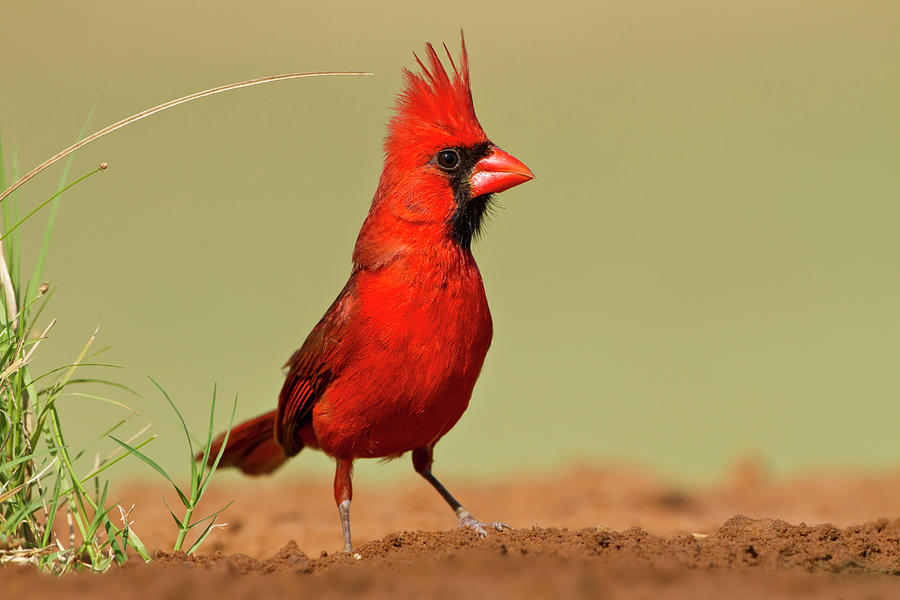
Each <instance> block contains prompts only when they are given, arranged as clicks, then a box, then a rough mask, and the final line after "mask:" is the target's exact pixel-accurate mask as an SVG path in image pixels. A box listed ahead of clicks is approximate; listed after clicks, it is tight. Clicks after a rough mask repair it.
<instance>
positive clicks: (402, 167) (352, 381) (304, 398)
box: [211, 43, 533, 550]
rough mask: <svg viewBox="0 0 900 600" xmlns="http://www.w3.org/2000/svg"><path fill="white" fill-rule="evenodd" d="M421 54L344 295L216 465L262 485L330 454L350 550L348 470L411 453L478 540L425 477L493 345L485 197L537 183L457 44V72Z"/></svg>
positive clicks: (471, 522)
mask: <svg viewBox="0 0 900 600" xmlns="http://www.w3.org/2000/svg"><path fill="white" fill-rule="evenodd" d="M445 50H446V46H445ZM426 52H427V54H426V59H427V62H428V66H427V67H426V66H425V65H424V64H422V62H421V61H419V65H420V66H421V69H422V73H421V74H415V73H412V72H410V71H404V75H405V88H404V90H403V92H402V93H401V94H400V96H399V98H398V102H397V107H396V113H395V116H394V117H393V118H392V119H391V122H390V125H389V127H388V135H387V138H386V140H385V144H384V147H385V161H384V169H383V171H382V175H381V180H380V182H379V185H378V189H377V191H376V192H375V197H374V200H373V201H372V206H371V208H370V210H369V214H368V216H367V217H366V220H365V222H364V223H363V226H362V230H361V231H360V233H359V237H358V239H357V242H356V247H355V249H354V252H353V269H352V272H351V274H350V278H349V280H348V282H347V284H346V285H345V286H344V289H343V290H342V291H341V293H340V294H339V295H338V297H337V299H335V301H334V303H333V304H332V305H331V307H330V308H329V309H328V311H327V312H326V313H325V316H324V317H322V319H321V320H320V321H319V323H318V324H317V325H316V326H315V328H313V330H312V332H311V333H310V334H309V336H308V337H307V338H306V341H305V342H304V343H303V345H302V346H301V348H300V349H299V350H297V352H295V353H294V355H293V356H292V357H291V358H290V360H289V361H288V363H287V365H286V366H287V368H288V373H287V377H286V379H285V383H284V386H283V388H282V390H281V394H280V396H279V401H278V410H277V411H273V412H271V413H267V414H265V415H262V416H260V417H257V418H256V419H253V420H251V421H248V422H247V423H244V424H241V425H238V426H237V427H235V428H234V429H233V430H232V432H231V436H230V438H229V440H228V445H227V447H226V449H225V452H224V455H223V459H222V461H221V463H220V466H235V467H238V468H240V469H242V470H243V471H244V472H245V473H248V474H252V475H256V474H260V473H265V472H270V471H272V470H274V469H276V468H278V467H279V466H280V465H281V464H282V463H283V462H284V461H285V460H286V459H287V457H289V456H293V455H294V454H296V453H297V452H299V451H300V450H301V449H302V448H303V447H311V448H318V449H321V450H322V451H324V452H325V453H326V454H328V455H330V456H333V457H334V458H335V459H336V460H337V470H336V475H335V500H336V501H337V502H338V505H339V508H340V512H341V521H342V524H343V526H344V539H345V548H346V549H347V550H349V549H350V548H351V547H352V546H351V543H350V529H349V503H350V498H351V496H352V491H351V483H350V473H351V469H352V463H353V460H354V459H356V458H378V457H396V456H400V455H402V454H404V453H405V452H408V451H413V463H414V465H415V468H416V470H417V471H418V472H419V473H420V474H422V475H423V476H424V477H425V478H426V479H428V481H429V482H431V483H432V485H434V486H435V488H436V489H437V490H438V491H439V492H440V493H441V495H442V496H443V497H444V498H445V500H447V502H448V503H450V505H451V507H452V508H453V509H454V510H455V511H456V513H457V515H458V516H459V520H460V525H465V526H469V527H473V528H474V529H476V530H478V531H479V532H481V533H484V529H483V528H482V524H480V523H478V522H477V521H475V519H473V518H472V516H471V515H470V514H469V513H468V512H467V511H465V510H464V509H463V508H462V506H461V505H460V504H459V503H458V502H457V501H456V500H455V499H453V497H452V496H451V495H450V494H449V492H447V490H446V489H444V488H443V486H441V484H440V483H439V482H438V481H437V479H435V478H434V476H433V475H432V474H431V453H432V448H433V447H434V444H435V443H436V442H437V441H438V440H439V439H440V438H441V437H442V436H443V435H444V434H446V433H447V432H448V431H449V430H450V428H451V427H453V425H455V424H456V422H457V421H458V420H459V418H460V417H461V416H462V414H463V412H464V411H465V409H466V407H467V406H468V403H469V398H470V397H471V394H472V389H473V387H474V386H475V381H476V379H477V378H478V375H479V373H480V372H481V366H482V364H483V362H484V358H485V355H486V354H487V351H488V347H489V346H490V343H491V336H492V323H491V314H490V311H489V309H488V304H487V299H486V297H485V293H484V286H483V285H482V280H481V274H480V273H479V271H478V266H477V265H476V263H475V259H474V258H473V256H472V252H471V250H470V242H471V239H472V238H473V236H475V235H477V234H478V231H479V229H480V226H481V220H482V217H483V216H484V211H485V210H486V209H487V207H488V204H489V202H490V196H491V194H492V193H496V192H499V191H503V190H505V189H507V188H509V187H512V186H514V185H517V184H519V183H522V182H524V181H527V180H529V179H531V178H532V177H533V175H532V174H531V171H530V170H528V168H527V167H526V166H525V165H524V164H522V163H520V162H519V161H518V160H516V159H515V158H513V157H512V156H510V155H508V154H506V153H505V152H503V151H502V150H500V149H499V148H497V147H496V146H495V145H493V144H492V143H491V142H490V141H489V140H488V138H487V136H486V135H485V133H484V131H483V129H482V127H481V125H480V124H479V122H478V119H477V117H476V116H475V109H474V105H473V102H472V94H471V90H470V87H469V66H468V58H467V55H466V50H465V43H463V46H462V53H461V57H460V65H459V68H457V66H456V64H455V63H454V61H453V59H452V57H451V56H450V53H449V51H447V56H448V58H449V59H450V63H451V64H450V67H451V69H450V71H451V72H448V71H447V70H446V69H445V68H444V66H443V65H442V64H441V60H440V58H439V56H438V54H437V52H436V51H435V49H434V48H433V47H432V46H431V44H428V45H427V50H426ZM417 60H418V57H417ZM221 444H222V437H221V436H220V438H219V439H217V440H216V442H215V443H214V448H213V450H214V451H213V452H212V453H211V456H212V457H215V456H216V452H215V451H216V450H218V448H219V447H221Z"/></svg>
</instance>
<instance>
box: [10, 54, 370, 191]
mask: <svg viewBox="0 0 900 600" xmlns="http://www.w3.org/2000/svg"><path fill="white" fill-rule="evenodd" d="M357 75H372V73H366V72H363V71H321V72H315V73H287V74H284V75H269V76H267V77H258V78H256V79H248V80H247V81H240V82H238V83H229V84H226V85H220V86H219V87H214V88H211V89H208V90H203V91H202V92H195V93H193V94H190V95H188V96H184V97H182V98H177V99H175V100H169V101H168V102H165V103H163V104H160V105H158V106H154V107H153V108H148V109H147V110H144V111H141V112H139V113H137V114H135V115H131V116H130V117H128V118H126V119H122V120H121V121H119V122H117V123H113V124H112V125H109V126H107V127H104V128H103V129H101V130H100V131H98V132H96V133H93V134H91V135H89V136H87V137H86V138H84V139H83V140H81V141H80V142H76V143H75V144H72V145H71V146H69V147H68V148H66V149H65V150H63V151H62V152H60V153H59V154H56V155H54V156H51V157H50V158H48V159H47V160H45V161H44V162H42V163H41V164H39V165H38V166H36V167H35V168H33V169H32V170H30V171H29V172H28V173H26V174H25V175H24V176H22V177H21V178H20V179H19V180H18V181H16V182H15V183H14V184H12V185H11V186H9V187H8V188H7V189H6V190H4V191H3V193H2V194H0V202H3V200H4V199H5V198H6V197H7V196H9V195H10V194H11V193H13V192H14V191H16V190H17V189H18V188H19V187H20V186H21V185H22V184H23V183H25V182H26V181H28V180H29V179H31V178H32V177H34V176H35V175H37V174H38V173H40V172H41V171H43V170H44V169H46V168H47V167H49V166H50V165H52V164H53V163H55V162H56V161H58V160H60V159H61V158H65V157H66V156H68V155H69V154H71V153H73V152H75V151H76V150H78V149H79V148H81V147H82V146H86V145H87V144H90V143H91V142H93V141H94V140H96V139H99V138H101V137H103V136H104V135H106V134H107V133H112V132H113V131H115V130H116V129H121V128H122V127H125V126H126V125H131V124H132V123H134V122H136V121H140V120H141V119H145V118H147V117H149V116H150V115H155V114H156V113H158V112H162V111H164V110H166V109H169V108H172V107H174V106H178V105H179V104H184V103H185V102H190V101H191V100H198V99H200V98H205V97H207V96H212V95H214V94H219V93H221V92H227V91H229V90H237V89H240V88H245V87H251V86H254V85H260V84H262V83H271V82H273V81H283V80H286V79H302V78H306V77H331V76H335V77H339V76H357Z"/></svg>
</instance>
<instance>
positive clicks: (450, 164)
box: [434, 148, 459, 171]
mask: <svg viewBox="0 0 900 600" xmlns="http://www.w3.org/2000/svg"><path fill="white" fill-rule="evenodd" d="M434 158H435V162H437V165H438V166H439V167H440V168H442V169H445V170H447V171H452V170H453V169H455V168H456V167H458V166H459V152H457V151H456V150H454V149H452V148H447V149H446V150H441V151H440V152H438V153H437V156H435V157H434Z"/></svg>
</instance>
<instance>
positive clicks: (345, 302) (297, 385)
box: [275, 273, 356, 456]
mask: <svg viewBox="0 0 900 600" xmlns="http://www.w3.org/2000/svg"><path fill="white" fill-rule="evenodd" d="M355 281H356V277H355V273H353V274H351V276H350V280H349V281H347V285H345V286H344V289H343V290H341V293H340V294H338V297H337V298H336V299H335V301H334V302H333V303H332V305H331V307H330V308H329V309H328V311H327V312H326V313H325V316H324V317H322V320H321V321H319V323H318V324H317V325H316V326H315V328H313V330H312V331H311V332H310V334H309V336H307V338H306V341H305V342H303V345H302V346H301V347H300V349H299V350H297V351H296V352H294V354H293V355H292V356H291V358H290V360H288V362H287V364H285V367H287V368H288V373H287V377H286V378H285V381H284V385H283V386H282V388H281V393H280V394H279V396H278V418H277V420H276V422H275V439H276V440H278V443H280V444H281V446H282V447H283V448H284V452H285V454H287V455H288V456H293V455H294V454H296V453H297V452H299V451H300V449H301V448H302V447H303V444H302V442H301V441H300V440H298V439H297V437H296V434H297V431H298V430H299V429H300V427H301V425H303V424H304V422H305V421H306V420H308V419H309V418H311V414H312V407H313V405H314V404H315V403H316V400H317V399H318V398H319V396H320V395H321V394H322V392H323V391H324V390H325V388H326V387H327V386H328V383H329V382H330V381H331V380H332V379H333V378H334V377H335V376H336V375H337V370H338V369H339V368H340V366H339V365H338V364H337V362H338V361H336V360H335V359H336V354H337V350H338V348H339V347H340V344H341V340H342V338H343V333H344V328H345V327H346V325H347V322H348V321H349V318H350V315H351V313H352V312H353V309H354V306H355V302H356V295H355V294H354V291H355Z"/></svg>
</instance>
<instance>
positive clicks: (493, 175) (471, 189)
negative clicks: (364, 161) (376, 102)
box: [370, 39, 534, 249]
mask: <svg viewBox="0 0 900 600" xmlns="http://www.w3.org/2000/svg"><path fill="white" fill-rule="evenodd" d="M444 50H445V51H446V53H447V59H448V61H449V69H448V68H445V67H444V65H443V64H442V62H441V59H440V57H439V56H438V53H437V51H436V50H435V49H434V47H433V46H432V45H431V44H427V46H426V55H425V59H426V61H425V62H426V63H427V65H426V64H425V63H423V62H422V61H421V60H419V58H418V57H416V60H417V61H418V63H419V67H420V69H421V72H420V73H416V72H413V71H409V70H405V69H404V79H405V86H404V89H403V91H402V92H401V93H400V95H399V97H398V99H397V105H396V111H395V114H394V116H393V118H392V119H391V122H390V125H389V126H388V135H387V138H386V139H385V142H384V149H385V164H384V171H383V173H382V177H381V183H380V185H379V189H378V193H376V196H375V201H374V202H373V206H372V212H371V213H370V219H371V218H372V217H373V214H374V213H382V214H383V213H384V211H387V212H388V213H390V215H391V216H392V217H393V218H394V219H396V220H398V221H400V222H404V223H409V224H416V225H418V226H424V228H423V227H419V229H420V231H421V230H423V229H424V230H427V231H429V232H430V233H431V234H432V235H427V234H425V233H424V231H421V233H420V232H417V237H419V238H420V239H423V240H424V239H426V238H430V237H433V236H442V237H444V238H445V239H450V240H453V241H454V242H455V243H457V244H459V245H460V246H461V247H463V248H465V249H468V248H469V245H470V243H471V240H472V238H473V237H475V236H477V235H478V233H479V231H480V228H481V224H482V219H483V217H484V214H485V211H486V210H487V209H488V207H489V204H490V200H491V195H492V194H495V193H497V192H502V191H504V190H507V189H509V188H511V187H513V186H515V185H518V184H520V183H524V182H526V181H528V180H530V179H532V178H533V177H534V175H533V174H532V172H531V170H530V169H529V168H528V167H526V166H525V165H524V164H523V163H522V162H520V161H519V160H517V159H516V158H514V157H513V156H511V155H510V154H507V153H506V152H504V151H503V150H501V149H500V148H498V147H497V146H496V145H495V144H494V143H493V142H491V140H490V139H489V138H488V137H487V135H486V134H485V133H484V130H483V129H482V127H481V124H480V123H479V122H478V117H476V116H475V106H474V104H473V103H472V91H471V89H470V87H469V62H468V56H467V54H466V46H465V39H463V40H462V51H461V54H460V57H459V64H458V65H457V63H456V61H454V60H453V57H452V55H451V54H450V51H449V50H447V47H446V45H445V46H444ZM382 218H383V217H382ZM397 225H398V226H399V223H398V224H397ZM401 228H402V227H401ZM403 229H405V228H403ZM391 230H394V231H396V229H395V228H393V227H392V228H391Z"/></svg>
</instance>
